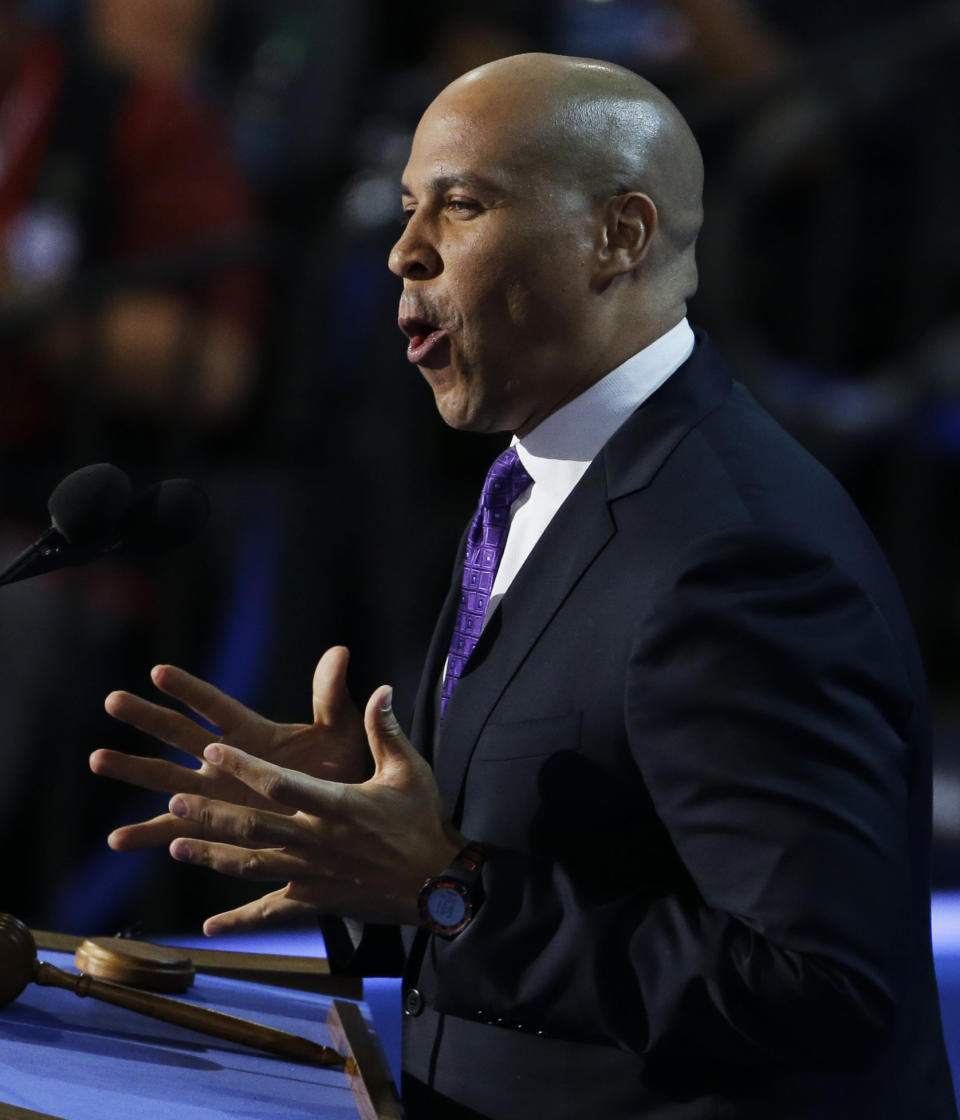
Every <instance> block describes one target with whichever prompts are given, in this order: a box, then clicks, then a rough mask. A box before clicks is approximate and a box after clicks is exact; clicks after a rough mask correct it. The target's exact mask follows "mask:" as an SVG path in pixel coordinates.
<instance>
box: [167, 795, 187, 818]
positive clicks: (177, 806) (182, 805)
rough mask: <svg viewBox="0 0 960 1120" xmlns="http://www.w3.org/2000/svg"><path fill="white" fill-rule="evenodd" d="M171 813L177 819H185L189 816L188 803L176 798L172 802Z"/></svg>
mask: <svg viewBox="0 0 960 1120" xmlns="http://www.w3.org/2000/svg"><path fill="white" fill-rule="evenodd" d="M170 812H171V813H173V815H174V816H175V817H185V816H186V815H187V803H186V801H184V800H183V799H182V798H180V797H175V798H174V799H173V800H172V801H171V802H170Z"/></svg>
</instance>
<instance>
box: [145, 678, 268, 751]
mask: <svg viewBox="0 0 960 1120" xmlns="http://www.w3.org/2000/svg"><path fill="white" fill-rule="evenodd" d="M150 679H151V680H152V681H153V683H154V684H155V685H156V686H157V688H159V689H160V691H161V692H165V693H166V694H167V696H172V697H173V698H174V700H179V701H180V702H181V703H182V704H186V705H187V707H188V708H191V709H192V710H193V711H195V712H196V713H197V715H199V716H202V717H203V719H205V720H207V722H208V723H212V724H213V726H214V727H217V728H219V729H220V730H221V731H227V730H228V729H229V728H231V727H235V726H236V724H238V723H239V722H241V721H243V720H262V719H263V717H262V716H259V715H257V713H256V712H254V711H253V710H252V709H251V708H248V707H247V706H246V705H245V704H241V703H240V701H239V700H234V698H233V697H232V696H228V695H227V694H226V693H225V692H221V691H220V689H219V688H217V686H216V685H213V684H210V682H209V681H204V680H201V679H200V677H195V676H194V675H193V674H192V673H188V672H187V671H186V670H185V669H180V668H178V667H177V666H176V665H155V666H154V667H153V668H152V669H151V670H150ZM209 739H210V736H209V734H208V735H207V741H208V742H209Z"/></svg>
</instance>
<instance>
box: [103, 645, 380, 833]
mask: <svg viewBox="0 0 960 1120" xmlns="http://www.w3.org/2000/svg"><path fill="white" fill-rule="evenodd" d="M349 656H350V655H349V653H348V651H347V650H346V649H344V648H343V647H342V646H335V647H333V648H332V649H329V650H327V652H326V653H325V654H324V655H323V657H322V658H321V659H320V661H319V663H318V665H317V668H316V670H315V672H314V676H313V717H314V720H313V723H312V724H292V723H274V722H273V721H272V720H268V719H265V718H264V717H263V716H261V715H258V714H257V713H256V712H254V711H251V710H250V709H249V708H247V707H245V706H244V705H243V704H241V703H240V702H239V701H237V700H234V699H233V698H232V697H230V696H227V695H226V694H225V693H223V692H221V691H220V690H219V689H218V688H215V687H214V686H213V685H212V684H208V683H207V682H206V681H202V680H200V679H199V678H197V677H194V676H192V675H191V674H190V673H186V672H184V671H183V670H182V669H177V668H175V667H174V666H172V665H159V666H157V667H156V668H155V669H154V670H153V671H152V673H151V677H152V679H153V683H154V684H155V685H156V686H157V688H159V689H160V691H161V692H165V693H166V694H167V695H168V696H170V697H172V698H173V699H174V700H178V701H180V702H181V703H183V704H185V705H186V706H187V707H189V708H190V709H191V710H192V711H194V712H196V713H197V715H199V716H202V717H203V718H204V719H206V720H208V721H209V722H210V723H212V724H214V725H215V726H216V727H218V728H219V730H220V731H221V732H222V737H223V738H224V739H228V740H229V741H230V743H231V744H232V745H235V746H237V747H239V748H240V749H241V750H243V751H245V752H246V753H247V754H249V755H251V756H253V757H255V758H260V759H264V760H268V761H270V762H272V763H274V764H275V765H277V766H283V767H286V768H288V769H291V770H296V771H299V772H300V773H302V774H305V775H309V776H312V777H315V778H323V779H326V780H329V781H334V782H360V781H363V780H364V779H365V778H367V777H368V776H369V775H370V773H371V772H372V770H373V760H372V758H371V755H370V750H369V747H368V746H367V739H366V735H365V734H364V729H363V719H362V717H361V715H360V712H359V711H358V710H357V708H356V706H355V705H354V703H353V701H352V700H351V699H350V696H349V694H348V692H347V687H346V674H347V663H348V661H349ZM105 706H106V709H107V712H108V713H109V714H110V715H112V716H113V717H114V718H116V719H119V720H121V721H122V722H124V723H129V724H130V725H131V726H133V727H136V728H138V729H139V730H141V731H144V732H146V733H147V734H148V735H152V736H153V737H154V738H156V739H159V740H160V741H161V742H163V743H166V744H168V745H169V746H172V747H175V748H176V749H177V750H180V751H183V752H184V753H185V754H187V755H192V756H193V757H194V758H197V759H200V760H201V765H200V768H199V769H194V768H193V767H191V766H188V765H179V764H177V763H174V762H169V761H166V760H162V759H154V758H142V757H138V756H136V755H128V754H124V753H122V752H119V751H109V750H97V751H94V752H93V754H92V755H91V756H90V768H91V770H93V772H94V773H95V774H100V775H102V776H104V777H108V778H116V779H118V780H120V781H124V782H129V783H130V784H131V785H135V786H140V787H142V788H143V789H150V790H157V791H160V792H163V793H177V792H182V793H196V794H198V795H201V796H204V797H207V798H212V799H215V800H218V801H223V802H230V803H232V804H236V805H241V806H264V805H266V804H267V802H266V801H265V800H264V798H263V797H262V796H261V795H260V794H258V793H257V792H256V791H255V790H254V789H252V788H251V787H250V786H249V785H247V784H245V783H244V782H242V781H239V780H237V779H236V778H234V777H233V776H232V775H231V774H230V773H229V772H226V771H224V770H222V769H221V768H219V767H217V766H214V765H211V764H210V763H209V762H207V761H204V760H203V750H204V747H206V746H207V745H208V744H209V743H210V742H211V740H212V739H213V737H214V736H213V735H212V734H211V732H210V731H209V730H208V729H207V728H204V727H202V726H201V725H200V724H199V723H196V722H195V721H194V720H192V719H190V718H188V717H187V716H185V715H182V714H181V713H179V712H176V711H173V710H172V709H170V708H167V707H164V706H163V705H160V704H154V703H152V702H150V701H148V700H144V699H142V698H141V697H139V696H134V695H132V694H131V693H128V692H112V693H111V694H110V695H109V696H108V697H107V699H106V705H105ZM272 807H273V809H274V810H275V811H278V812H287V813H290V812H292V811H293V810H291V809H278V808H277V806H275V805H274V806H272ZM190 835H193V832H192V826H191V824H190V822H188V821H184V820H181V819H179V818H177V817H175V816H173V815H172V814H171V813H164V814H162V815H161V816H158V817H154V818H153V819H152V820H149V821H141V822H138V823H136V824H132V825H126V826H124V827H122V828H118V829H116V830H115V831H114V832H112V833H111V834H110V836H109V838H108V843H109V844H110V846H111V847H112V848H115V849H117V850H118V851H124V850H129V849H133V848H143V847H150V846H154V845H157V844H167V843H169V842H170V841H171V840H172V839H173V838H174V837H177V836H190Z"/></svg>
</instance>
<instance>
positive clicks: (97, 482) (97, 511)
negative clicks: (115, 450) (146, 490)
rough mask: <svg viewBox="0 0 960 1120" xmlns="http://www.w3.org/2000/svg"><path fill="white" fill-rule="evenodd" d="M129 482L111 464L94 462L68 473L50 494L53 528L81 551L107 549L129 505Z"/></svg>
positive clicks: (49, 503) (130, 489)
mask: <svg viewBox="0 0 960 1120" xmlns="http://www.w3.org/2000/svg"><path fill="white" fill-rule="evenodd" d="M132 493H133V489H132V487H131V485H130V479H129V478H127V476H126V474H124V472H123V471H122V470H120V468H119V467H115V466H114V465H113V464H112V463H93V464H91V465H90V466H89V467H81V468H80V470H78V471H74V472H73V474H68V475H67V477H66V478H65V479H63V481H62V482H60V483H59V484H58V485H57V487H56V488H55V489H54V491H53V493H52V494H51V495H50V499H49V501H48V502H47V510H48V511H49V513H50V521H51V523H52V524H53V527H54V529H56V531H57V532H58V533H59V534H60V536H62V537H63V539H64V540H65V541H66V542H67V543H68V544H72V545H75V546H77V547H78V548H94V549H96V548H106V547H107V546H108V545H109V544H110V542H111V541H112V540H113V539H114V537H115V535H116V531H117V524H118V522H119V521H120V518H121V517H122V516H123V514H124V512H125V511H126V509H127V507H128V506H129V505H130V497H131V494H132Z"/></svg>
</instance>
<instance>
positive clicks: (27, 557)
mask: <svg viewBox="0 0 960 1120" xmlns="http://www.w3.org/2000/svg"><path fill="white" fill-rule="evenodd" d="M132 491H133V487H132V486H131V485H130V479H129V478H127V476H126V474H124V472H123V471H122V470H120V468H119V467H115V466H114V465H113V464H112V463H93V464H92V465H91V466H89V467H81V468H80V470H78V471H74V472H73V474H68V475H67V477H66V478H65V479H63V481H62V482H60V483H58V484H57V486H56V487H55V489H54V491H53V493H52V494H51V495H50V498H49V500H48V502H47V511H48V512H49V514H50V522H51V524H50V528H49V529H46V530H45V531H44V532H43V533H42V534H41V536H40V537H39V538H38V539H37V540H36V541H34V542H33V544H32V545H30V547H29V548H27V549H24V551H23V552H21V553H20V555H19V556H18V557H17V558H16V559H15V560H14V561H13V562H12V563H11V564H9V565H8V566H7V567H6V568H5V569H4V570H3V571H2V572H0V587H3V586H5V585H6V584H8V583H16V582H17V581H18V580H21V579H29V578H30V577H31V576H39V575H43V574H44V573H45V572H53V571H56V570H57V568H66V567H70V566H71V565H72V564H83V563H85V562H86V561H87V560H92V559H93V558H94V557H95V556H96V555H97V554H98V553H99V552H102V551H103V549H104V548H107V547H109V545H110V543H111V542H112V540H113V539H114V537H115V535H116V530H117V525H118V524H119V521H120V518H121V517H122V516H123V514H124V512H125V511H126V510H127V508H128V507H129V505H130V496H131V493H132Z"/></svg>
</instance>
